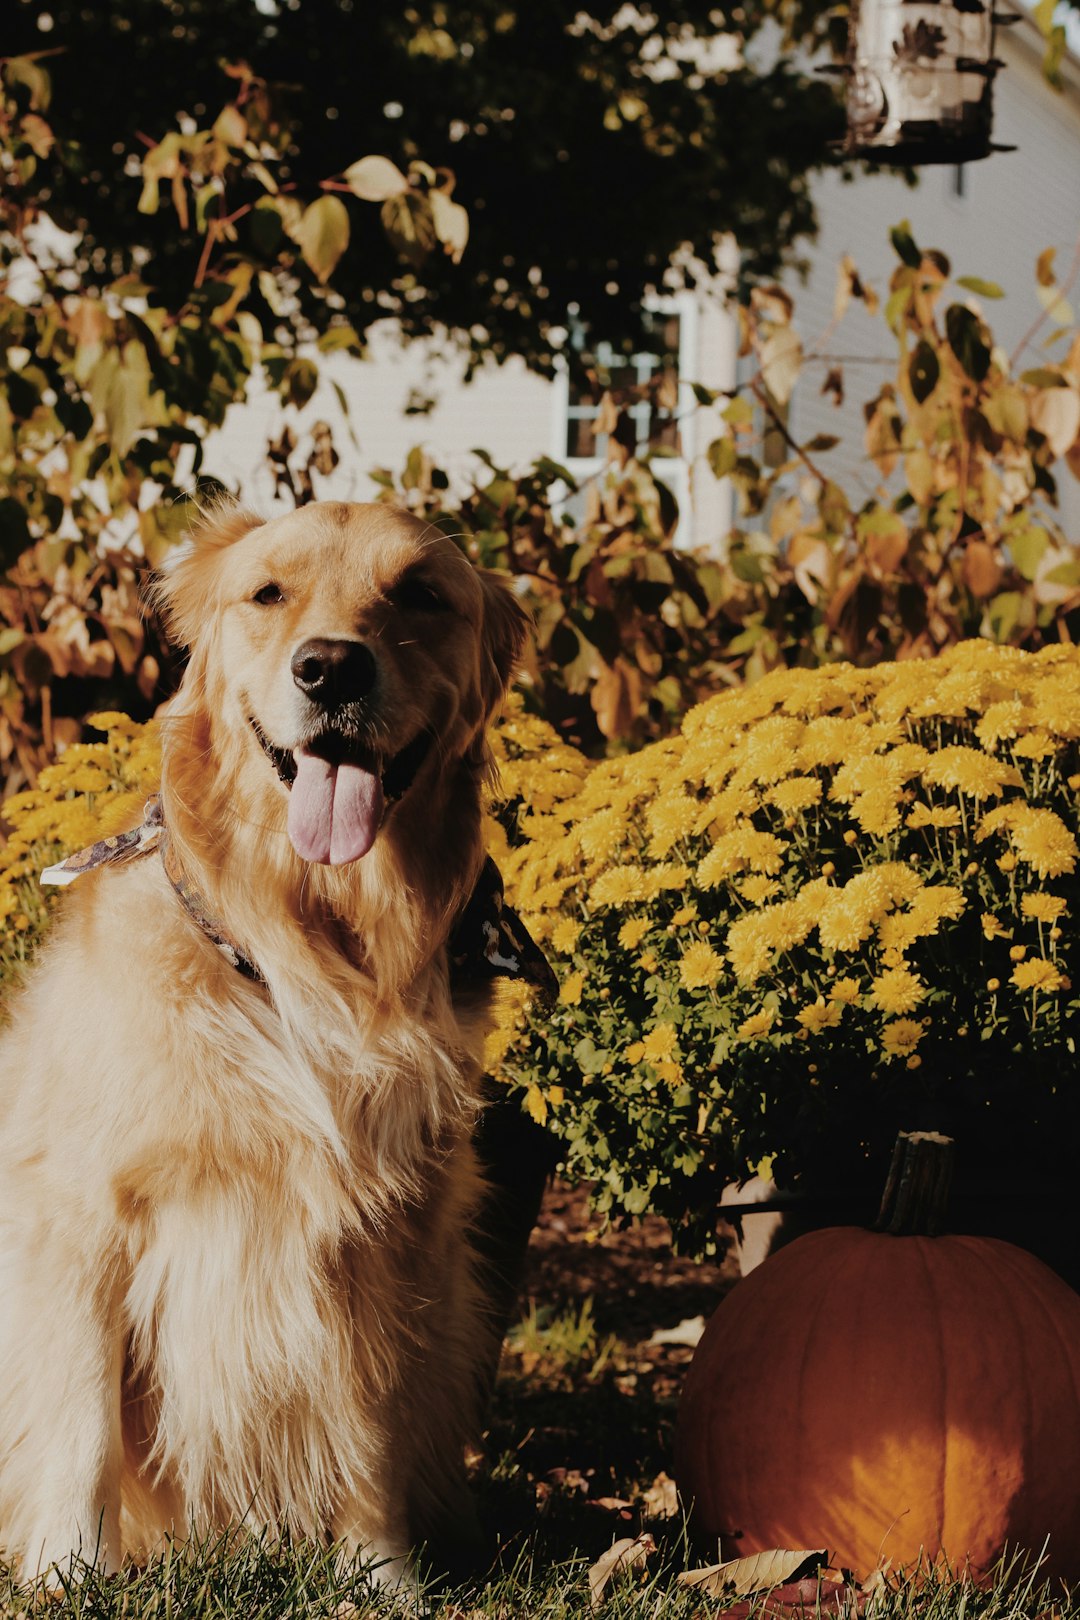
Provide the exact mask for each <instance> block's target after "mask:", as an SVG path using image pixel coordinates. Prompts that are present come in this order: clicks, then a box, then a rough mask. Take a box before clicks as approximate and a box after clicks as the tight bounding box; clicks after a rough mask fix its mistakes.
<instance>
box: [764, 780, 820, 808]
mask: <svg viewBox="0 0 1080 1620" xmlns="http://www.w3.org/2000/svg"><path fill="white" fill-rule="evenodd" d="M820 798H821V783H820V782H819V781H818V778H817V777H816V776H792V777H789V778H788V780H787V781H786V782H778V783H777V784H776V786H775V787H771V788H770V789H769V791H768V792H767V793H766V794H765V802H766V803H767V804H774V805H775V806H776V808H777V809H778V810H782V811H783V813H784V814H785V815H786V816H794V815H798V813H799V811H800V810H808V809H809V808H810V806H811V805H812V804H817V802H818V800H819V799H820Z"/></svg>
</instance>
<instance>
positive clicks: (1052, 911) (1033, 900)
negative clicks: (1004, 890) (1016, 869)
mask: <svg viewBox="0 0 1080 1620" xmlns="http://www.w3.org/2000/svg"><path fill="white" fill-rule="evenodd" d="M1020 910H1021V911H1022V912H1023V913H1024V916H1025V917H1034V918H1035V920H1036V922H1048V923H1052V922H1057V920H1058V918H1059V917H1060V916H1062V914H1063V913H1064V912H1065V910H1066V905H1065V902H1064V900H1062V899H1061V897H1060V895H1056V894H1025V895H1023V896H1022V897H1021V900H1020Z"/></svg>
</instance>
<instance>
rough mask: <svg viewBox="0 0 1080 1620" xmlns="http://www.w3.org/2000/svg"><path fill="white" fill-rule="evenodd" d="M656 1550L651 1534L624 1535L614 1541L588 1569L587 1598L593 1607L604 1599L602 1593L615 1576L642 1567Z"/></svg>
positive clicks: (621, 1575)
mask: <svg viewBox="0 0 1080 1620" xmlns="http://www.w3.org/2000/svg"><path fill="white" fill-rule="evenodd" d="M655 1551H656V1542H655V1541H654V1540H653V1538H652V1536H650V1535H648V1534H643V1535H640V1536H633V1537H630V1536H625V1537H624V1538H623V1540H622V1541H616V1542H614V1543H613V1544H612V1545H611V1546H610V1547H609V1548H608V1550H607V1552H606V1553H604V1554H603V1555H602V1556H601V1557H600V1558H598V1559H597V1560H596V1563H595V1564H594V1565H593V1566H592V1568H591V1569H590V1571H589V1600H590V1602H591V1603H592V1606H593V1608H594V1609H598V1608H599V1607H600V1605H601V1604H602V1603H603V1601H604V1594H605V1592H606V1591H607V1589H608V1587H609V1586H610V1584H611V1582H612V1581H613V1580H615V1579H616V1578H622V1577H625V1576H627V1575H632V1574H634V1573H635V1572H636V1571H638V1570H641V1569H644V1567H645V1563H646V1560H647V1559H648V1557H649V1555H650V1553H654V1552H655Z"/></svg>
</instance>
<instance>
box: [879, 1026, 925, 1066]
mask: <svg viewBox="0 0 1080 1620" xmlns="http://www.w3.org/2000/svg"><path fill="white" fill-rule="evenodd" d="M922 1038H923V1026H922V1025H921V1024H920V1023H919V1022H918V1021H917V1020H916V1019H914V1018H894V1019H893V1021H892V1022H891V1023H889V1024H886V1025H885V1028H884V1029H883V1030H882V1032H881V1046H882V1050H883V1051H884V1052H885V1054H886V1056H888V1057H907V1056H908V1054H909V1053H911V1052H913V1051H914V1050H915V1048H916V1046H918V1044H919V1042H920V1041H921V1040H922Z"/></svg>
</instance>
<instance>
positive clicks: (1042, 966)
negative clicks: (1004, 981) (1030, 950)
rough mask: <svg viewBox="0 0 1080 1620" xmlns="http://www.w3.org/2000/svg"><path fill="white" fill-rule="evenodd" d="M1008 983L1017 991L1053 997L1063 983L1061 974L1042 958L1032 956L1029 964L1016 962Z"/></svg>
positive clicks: (1051, 963)
mask: <svg viewBox="0 0 1080 1620" xmlns="http://www.w3.org/2000/svg"><path fill="white" fill-rule="evenodd" d="M1010 982H1011V983H1012V984H1015V986H1016V988H1017V989H1018V990H1036V991H1041V992H1042V993H1043V994H1044V995H1053V993H1054V991H1055V990H1060V989H1061V987H1062V985H1063V984H1064V983H1065V979H1064V976H1063V974H1061V973H1060V972H1059V970H1058V969H1057V968H1056V967H1055V966H1054V964H1053V962H1048V961H1047V960H1046V958H1045V957H1044V956H1033V957H1032V958H1031V960H1030V961H1029V962H1018V963H1017V964H1016V966H1015V967H1014V968H1013V970H1012V973H1011V975H1010Z"/></svg>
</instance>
